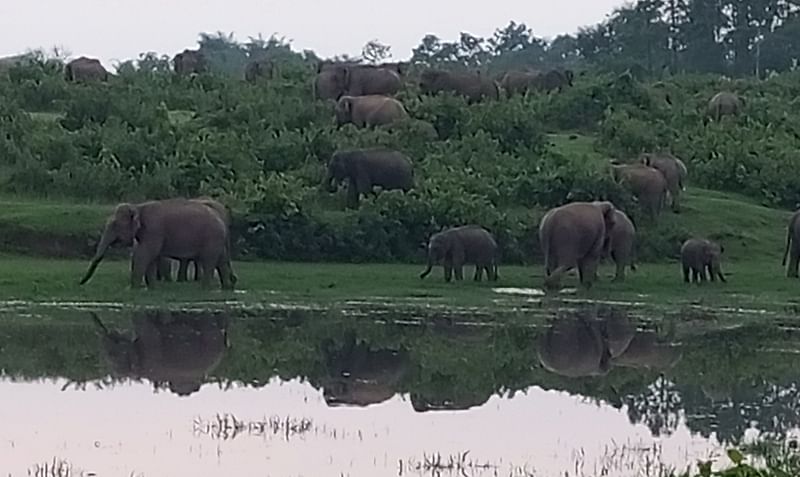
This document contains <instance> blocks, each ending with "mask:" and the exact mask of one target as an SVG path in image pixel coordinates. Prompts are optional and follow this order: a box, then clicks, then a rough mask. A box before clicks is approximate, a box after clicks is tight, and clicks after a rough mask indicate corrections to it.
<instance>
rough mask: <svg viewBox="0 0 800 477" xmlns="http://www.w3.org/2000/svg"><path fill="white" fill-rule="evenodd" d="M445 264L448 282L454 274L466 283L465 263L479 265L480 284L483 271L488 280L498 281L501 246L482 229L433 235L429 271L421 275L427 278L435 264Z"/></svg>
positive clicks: (475, 227) (474, 227) (464, 228)
mask: <svg viewBox="0 0 800 477" xmlns="http://www.w3.org/2000/svg"><path fill="white" fill-rule="evenodd" d="M439 262H443V264H444V280H445V281H446V282H449V281H450V279H451V277H452V274H453V270H455V273H456V280H463V279H464V274H463V272H462V267H463V266H464V264H465V263H474V264H475V280H476V281H480V280H481V276H482V274H483V271H484V270H485V271H486V278H487V279H489V280H492V281H495V280H497V242H495V240H494V237H493V236H492V234H491V233H489V231H487V230H486V229H484V228H483V227H481V226H479V225H464V226H461V227H453V228H450V229H447V230H444V231H442V232H439V233H436V234H433V235H432V236H431V238H430V240H429V241H428V268H426V269H425V271H424V272H422V273H421V274H420V276H419V277H420V278H425V277H427V276H428V274H429V273H431V269H432V268H433V265H434V263H439Z"/></svg>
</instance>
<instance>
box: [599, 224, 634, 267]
mask: <svg viewBox="0 0 800 477" xmlns="http://www.w3.org/2000/svg"><path fill="white" fill-rule="evenodd" d="M635 249H636V227H635V226H634V225H633V222H632V221H631V219H630V218H629V217H628V215H627V214H626V213H625V212H623V211H621V210H619V209H618V210H617V211H616V212H614V227H613V228H612V229H611V232H610V233H607V234H606V241H605V244H604V246H603V256H609V257H611V259H612V260H614V264H615V265H616V266H617V271H616V273H615V275H614V281H615V282H621V281H623V280H625V268H626V267H630V269H631V270H634V271H635V270H636V265H635V264H634V263H633V262H634V252H635Z"/></svg>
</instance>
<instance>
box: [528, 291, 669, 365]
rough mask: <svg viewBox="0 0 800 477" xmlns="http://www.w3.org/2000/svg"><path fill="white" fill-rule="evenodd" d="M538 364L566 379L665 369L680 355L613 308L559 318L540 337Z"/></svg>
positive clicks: (622, 312)
mask: <svg viewBox="0 0 800 477" xmlns="http://www.w3.org/2000/svg"><path fill="white" fill-rule="evenodd" d="M538 354H539V362H540V363H541V364H542V366H544V368H545V369H547V370H548V371H550V372H553V373H556V374H560V375H562V376H566V377H572V378H575V377H585V376H604V375H606V374H608V372H609V370H610V369H611V367H612V366H619V367H629V368H652V369H669V368H672V367H673V366H675V364H676V363H677V362H678V361H679V360H680V358H681V356H682V353H681V351H680V350H679V349H677V348H676V347H674V346H672V345H670V344H669V343H664V342H662V341H661V340H660V339H659V337H658V335H657V334H656V333H655V332H653V331H642V330H637V328H636V323H635V322H634V321H633V320H631V319H630V318H629V317H628V316H627V315H626V314H625V313H624V311H622V310H619V309H614V308H605V307H603V308H600V309H599V310H597V309H592V310H591V311H587V310H584V311H581V312H580V313H579V314H578V316H577V317H574V318H573V317H569V318H567V317H562V318H559V319H558V320H557V321H556V322H555V323H554V324H553V325H552V326H551V327H550V328H549V329H548V330H547V332H546V333H545V334H544V335H543V336H542V337H541V340H540V343H539V352H538Z"/></svg>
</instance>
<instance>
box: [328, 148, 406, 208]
mask: <svg viewBox="0 0 800 477" xmlns="http://www.w3.org/2000/svg"><path fill="white" fill-rule="evenodd" d="M344 179H347V180H348V184H347V206H348V207H351V208H355V207H357V206H358V199H359V196H360V195H361V194H366V193H368V192H370V191H372V188H373V187H374V186H380V187H381V188H383V189H384V190H396V189H399V190H402V191H403V192H408V191H409V190H411V188H412V187H414V170H413V167H412V165H411V159H409V158H408V156H406V155H405V154H403V153H401V152H399V151H393V150H390V149H353V150H349V151H339V152H336V153H334V154H333V156H331V160H330V162H329V163H328V173H327V174H326V175H325V181H324V184H325V185H326V186H327V188H328V191H329V192H335V191H336V185H337V184H338V183H339V182H341V181H342V180H344Z"/></svg>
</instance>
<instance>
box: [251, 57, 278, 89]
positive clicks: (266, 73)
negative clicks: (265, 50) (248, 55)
mask: <svg viewBox="0 0 800 477" xmlns="http://www.w3.org/2000/svg"><path fill="white" fill-rule="evenodd" d="M274 75H275V63H274V62H273V61H272V60H270V59H267V58H262V59H260V60H254V61H251V62H250V63H248V64H247V66H246V67H245V69H244V79H245V81H247V82H248V83H255V82H257V81H259V80H261V79H268V80H270V79H272V78H273V77H274Z"/></svg>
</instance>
